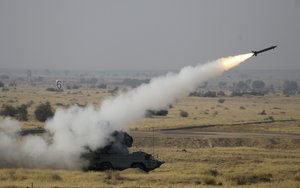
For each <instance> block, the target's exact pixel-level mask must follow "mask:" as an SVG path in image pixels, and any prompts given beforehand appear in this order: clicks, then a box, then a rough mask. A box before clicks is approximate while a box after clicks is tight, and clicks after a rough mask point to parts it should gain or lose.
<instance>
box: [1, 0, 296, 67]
mask: <svg viewBox="0 0 300 188" xmlns="http://www.w3.org/2000/svg"><path fill="white" fill-rule="evenodd" d="M271 45H278V48H277V49H275V50H273V51H271V52H269V53H265V54H262V55H261V56H258V57H255V58H251V59H250V60H249V61H248V62H247V63H244V64H243V65H241V66H240V67H239V68H241V69H300V0H263V1H262V0H247V1H246V0H226V1H223V0H206V1H205V0H201V1H200V0H199V1H191V0H182V1H175V0H157V1H156V0H151V1H150V0H149V1H143V0H135V1H132V0H131V1H125V0H120V1H112V0H107V1H88V0H85V1H75V0H70V1H67V0H65V1H56V0H51V1H42V0H36V1H32V0H26V1H25V0H19V1H17V0H0V69H1V68H22V69H71V70H77V69H79V70H173V69H179V68H181V67H184V66H186V65H195V64H197V63H205V62H207V61H209V60H214V59H217V58H219V57H225V56H230V55H237V54H240V53H247V52H250V51H251V50H259V49H262V48H264V47H268V46H271Z"/></svg>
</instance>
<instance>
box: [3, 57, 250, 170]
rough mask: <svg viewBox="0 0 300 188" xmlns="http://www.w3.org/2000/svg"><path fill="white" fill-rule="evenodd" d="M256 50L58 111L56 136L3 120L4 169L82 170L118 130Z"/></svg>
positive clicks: (50, 125)
mask: <svg viewBox="0 0 300 188" xmlns="http://www.w3.org/2000/svg"><path fill="white" fill-rule="evenodd" d="M252 55H253V54H252V53H250V54H244V55H239V56H234V57H228V58H222V59H219V60H216V61H214V62H210V63H207V64H204V65H197V66H195V67H192V66H187V67H184V68H183V69H181V71H180V72H179V73H177V74H174V73H169V74H167V75H166V76H162V77H157V78H154V79H152V80H151V81H150V83H149V84H144V85H141V86H140V87H138V88H136V89H133V90H131V91H128V92H126V93H123V94H120V95H118V96H116V97H110V98H107V99H105V100H104V101H102V104H101V106H100V107H99V108H94V107H93V106H88V107H86V108H80V107H78V106H72V107H70V108H68V109H57V110H56V112H55V115H54V117H53V118H52V119H50V120H49V121H47V122H46V124H45V129H46V130H48V131H49V132H50V133H51V135H52V138H51V140H50V139H46V138H43V137H40V136H26V137H23V138H20V137H18V136H16V133H17V132H18V131H19V130H20V124H19V123H18V122H17V121H15V120H11V119H7V118H6V119H4V120H2V121H0V167H25V168H54V169H79V168H82V167H83V166H84V165H86V162H85V161H83V160H81V159H80V156H81V154H82V153H83V152H84V151H85V150H84V147H85V146H88V147H89V148H91V149H96V148H98V147H103V146H105V144H106V143H107V140H108V139H109V138H110V134H111V133H112V132H113V131H114V130H127V128H128V125H129V124H130V123H132V122H134V121H136V120H138V119H140V118H142V117H144V114H145V112H146V110H149V109H151V110H159V109H162V108H167V106H168V105H170V104H171V103H173V102H174V101H175V100H176V99H177V98H179V97H182V96H184V95H186V94H188V93H189V92H192V91H193V90H195V89H196V87H197V86H198V85H199V84H200V83H201V82H204V81H207V80H209V79H211V78H214V77H217V76H219V75H221V74H222V73H223V72H224V71H226V70H228V69H230V68H232V67H234V66H237V65H238V64H239V63H241V62H243V61H245V60H246V59H248V58H250V57H251V56H252Z"/></svg>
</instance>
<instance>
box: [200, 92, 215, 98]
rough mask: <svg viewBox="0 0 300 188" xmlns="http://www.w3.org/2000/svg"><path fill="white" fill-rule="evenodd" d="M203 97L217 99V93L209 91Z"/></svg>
mask: <svg viewBox="0 0 300 188" xmlns="http://www.w3.org/2000/svg"><path fill="white" fill-rule="evenodd" d="M203 97H217V93H216V92H215V91H207V92H206V93H204V94H203Z"/></svg>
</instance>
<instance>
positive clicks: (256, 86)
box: [252, 80, 265, 91]
mask: <svg viewBox="0 0 300 188" xmlns="http://www.w3.org/2000/svg"><path fill="white" fill-rule="evenodd" d="M252 89H253V90H254V91H263V90H264V89H265V82H264V81H262V80H255V81H254V82H252Z"/></svg>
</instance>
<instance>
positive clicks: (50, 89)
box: [46, 87, 57, 91]
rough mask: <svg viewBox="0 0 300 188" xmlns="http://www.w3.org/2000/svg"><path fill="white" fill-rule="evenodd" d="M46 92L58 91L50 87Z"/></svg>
mask: <svg viewBox="0 0 300 188" xmlns="http://www.w3.org/2000/svg"><path fill="white" fill-rule="evenodd" d="M46 91H57V89H56V88H54V87H48V88H47V89H46Z"/></svg>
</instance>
